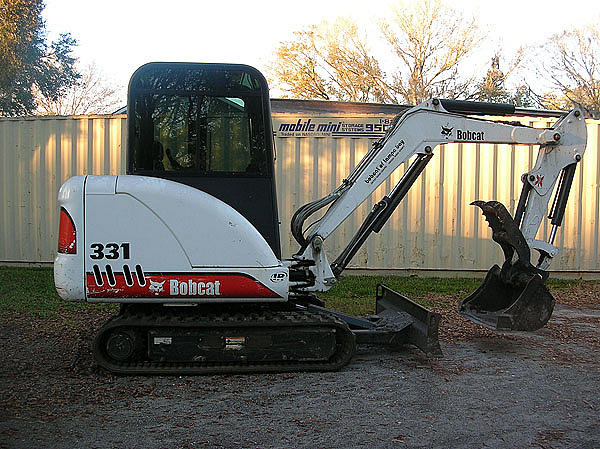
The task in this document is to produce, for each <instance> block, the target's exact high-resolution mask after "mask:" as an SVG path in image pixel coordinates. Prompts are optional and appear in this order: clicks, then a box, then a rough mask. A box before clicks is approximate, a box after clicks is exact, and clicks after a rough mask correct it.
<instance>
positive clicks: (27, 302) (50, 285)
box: [0, 266, 116, 316]
mask: <svg viewBox="0 0 600 449" xmlns="http://www.w3.org/2000/svg"><path fill="white" fill-rule="evenodd" d="M90 308H101V309H106V310H110V309H115V310H116V306H114V305H107V304H104V305H92V304H87V303H72V302H66V301H63V300H62V299H61V298H60V297H59V296H58V294H57V293H56V290H55V289H54V278H53V273H52V268H29V267H27V268H24V267H4V266H0V314H10V313H15V312H17V313H24V314H35V315H39V316H56V315H58V314H60V312H61V311H65V310H71V311H72V310H86V309H90Z"/></svg>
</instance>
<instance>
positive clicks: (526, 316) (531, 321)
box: [459, 265, 554, 331]
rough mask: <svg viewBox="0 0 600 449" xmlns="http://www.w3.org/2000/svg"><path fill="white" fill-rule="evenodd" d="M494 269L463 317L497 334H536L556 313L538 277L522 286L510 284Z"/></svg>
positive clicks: (464, 307) (462, 309) (463, 307)
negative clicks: (489, 328) (522, 332)
mask: <svg viewBox="0 0 600 449" xmlns="http://www.w3.org/2000/svg"><path fill="white" fill-rule="evenodd" d="M501 271H502V270H501V269H500V267H499V266H498V265H494V266H493V267H492V268H491V269H490V271H488V274H487V276H486V277H485V280H484V281H483V284H482V285H481V286H480V287H479V288H478V289H477V290H476V291H475V292H474V293H473V294H472V295H470V296H469V297H467V298H465V299H464V300H463V301H462V302H461V304H460V308H459V311H460V313H461V315H463V316H464V317H466V318H468V319H470V320H471V321H474V322H475V323H479V324H483V325H485V326H488V327H491V328H492V329H495V330H498V331H534V330H537V329H540V328H541V327H544V325H545V324H546V323H547V322H548V320H549V319H550V316H551V315H552V310H553V309H554V298H553V297H552V295H551V294H550V292H549V291H548V289H547V288H546V286H545V285H544V281H543V280H542V278H541V277H540V276H538V275H533V276H531V278H530V279H529V280H528V281H527V282H525V283H524V284H523V283H518V284H510V283H508V282H506V281H504V280H503V279H502V274H501Z"/></svg>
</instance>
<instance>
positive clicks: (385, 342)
mask: <svg viewBox="0 0 600 449" xmlns="http://www.w3.org/2000/svg"><path fill="white" fill-rule="evenodd" d="M308 309H309V310H317V311H320V312H326V313H329V314H331V315H334V316H336V317H338V318H340V319H342V320H343V321H345V322H346V323H347V324H348V326H349V327H350V329H351V330H352V333H353V334H354V336H355V337H356V344H365V345H381V346H388V347H400V346H402V345H405V344H411V345H414V346H416V347H417V348H419V349H420V350H421V351H423V352H424V353H425V354H427V355H428V356H430V357H440V356H442V355H443V354H442V350H441V349H440V343H439V340H438V329H439V325H440V320H441V318H442V316H441V315H440V314H439V313H435V312H431V311H429V310H427V309H426V308H425V307H423V306H421V305H419V304H417V303H416V302H413V301H411V300H410V299H408V298H407V297H405V296H403V295H401V294H400V293H397V292H395V291H394V290H392V289H391V288H389V287H387V286H386V285H383V284H377V296H376V298H375V313H376V314H375V315H371V316H370V317H369V318H362V317H356V316H352V315H347V314H345V313H341V312H334V311H333V310H328V309H325V308H323V307H319V306H315V305H309V306H308Z"/></svg>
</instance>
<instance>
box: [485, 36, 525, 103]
mask: <svg viewBox="0 0 600 449" xmlns="http://www.w3.org/2000/svg"><path fill="white" fill-rule="evenodd" d="M524 54H525V49H524V48H521V49H519V51H518V52H517V54H516V56H515V57H514V58H513V59H512V61H511V63H510V64H509V66H508V68H507V69H506V70H505V71H503V70H501V69H500V59H501V57H500V55H499V54H498V53H497V54H496V55H494V57H493V58H492V63H491V67H490V68H489V69H488V71H487V73H486V75H485V77H484V78H483V79H482V80H481V81H480V82H479V83H477V85H476V89H477V90H476V92H475V94H474V98H475V100H477V101H488V102H491V103H510V104H514V105H515V106H521V107H531V106H534V105H535V104H536V101H535V99H534V98H533V96H532V93H531V90H530V89H529V86H527V85H526V84H520V85H517V86H516V87H515V88H514V90H510V89H509V87H507V85H506V81H507V79H508V78H509V77H510V76H511V75H512V74H514V73H515V71H516V69H517V68H518V67H519V65H520V64H521V62H522V60H523V57H524Z"/></svg>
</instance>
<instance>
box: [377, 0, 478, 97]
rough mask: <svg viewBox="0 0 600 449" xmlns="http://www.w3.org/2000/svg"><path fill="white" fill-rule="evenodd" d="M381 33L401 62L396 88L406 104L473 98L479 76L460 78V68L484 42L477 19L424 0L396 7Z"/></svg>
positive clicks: (383, 23) (394, 84)
mask: <svg viewBox="0 0 600 449" xmlns="http://www.w3.org/2000/svg"><path fill="white" fill-rule="evenodd" d="M380 29H381V32H382V33H383V36H384V38H385V39H386V41H387V42H388V43H389V44H390V46H391V48H392V50H393V51H394V53H395V55H396V56H397V58H398V59H397V69H396V70H395V74H394V81H393V87H394V90H395V91H396V92H397V93H398V94H399V95H400V96H401V97H402V99H403V100H404V101H405V102H407V103H410V104H418V103H420V102H422V101H424V100H426V99H428V98H431V97H446V98H457V97H463V98H464V97H468V96H469V95H470V87H471V86H472V85H473V82H474V79H475V77H474V75H471V76H468V77H466V78H465V77H462V76H461V75H462V73H461V68H462V67H461V65H462V64H463V63H465V62H466V58H467V56H468V55H469V54H470V53H471V51H472V50H473V49H474V48H475V47H476V46H477V44H478V43H479V42H480V41H481V39H482V37H481V33H480V31H479V29H478V27H477V24H476V20H475V18H474V17H473V18H470V19H464V18H463V17H462V16H461V15H460V14H458V13H457V12H456V11H454V10H453V9H451V8H450V7H448V6H446V5H445V3H442V2H441V1H440V0H421V1H419V2H410V3H408V4H402V5H399V6H397V7H395V8H394V10H393V13H392V14H391V15H390V17H389V18H386V21H385V22H382V23H381V25H380Z"/></svg>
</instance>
